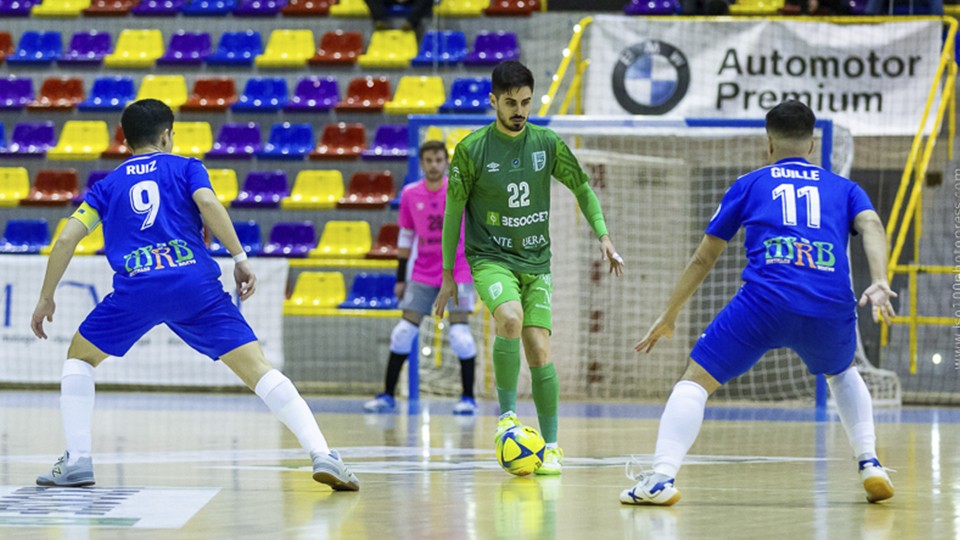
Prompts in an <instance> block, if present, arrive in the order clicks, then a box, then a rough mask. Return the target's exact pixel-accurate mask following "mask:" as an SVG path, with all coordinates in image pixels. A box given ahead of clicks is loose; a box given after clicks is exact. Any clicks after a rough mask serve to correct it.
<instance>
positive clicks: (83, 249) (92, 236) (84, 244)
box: [40, 218, 103, 255]
mask: <svg viewBox="0 0 960 540" xmlns="http://www.w3.org/2000/svg"><path fill="white" fill-rule="evenodd" d="M68 219H70V218H62V219H61V220H60V222H59V223H57V230H55V231H54V232H53V237H51V238H50V244H49V245H46V246H43V247H42V248H40V253H41V254H43V255H49V254H50V251H51V250H53V245H54V244H56V243H57V238H60V233H61V232H62V231H63V228H64V227H65V226H66V225H67V220H68ZM101 249H103V227H101V226H99V225H97V227H96V228H95V229H93V230H92V231H90V233H89V234H87V235H86V236H84V237H83V240H81V241H80V243H79V244H77V249H76V250H75V251H74V252H73V253H74V255H96V254H97V252H98V251H100V250H101Z"/></svg>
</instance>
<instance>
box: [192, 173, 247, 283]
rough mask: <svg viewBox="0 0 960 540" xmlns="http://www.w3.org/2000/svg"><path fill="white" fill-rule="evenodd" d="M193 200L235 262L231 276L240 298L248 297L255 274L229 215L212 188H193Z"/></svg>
mask: <svg viewBox="0 0 960 540" xmlns="http://www.w3.org/2000/svg"><path fill="white" fill-rule="evenodd" d="M193 202H194V203H195V204H196V205H197V209H198V210H200V216H201V217H203V222H204V223H206V225H207V227H209V228H210V231H211V232H213V234H214V236H216V237H217V238H218V239H219V240H220V242H221V243H223V246H224V247H225V248H227V251H228V252H230V256H231V257H233V260H234V262H236V266H235V267H234V271H233V276H234V279H235V280H236V282H237V290H238V291H239V293H240V299H241V300H246V299H247V298H250V296H252V295H253V293H254V291H255V289H256V283H257V276H256V274H254V273H253V269H252V268H251V267H250V263H249V262H248V261H247V253H246V252H245V251H244V250H243V245H242V244H240V238H239V237H237V231H236V230H234V228H233V223H232V222H231V221H230V215H229V214H227V211H226V209H224V207H223V203H221V202H220V201H219V199H217V196H216V194H214V192H213V190H212V189H210V188H206V187H201V188H198V189H196V190H194V192H193Z"/></svg>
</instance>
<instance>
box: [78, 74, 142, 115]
mask: <svg viewBox="0 0 960 540" xmlns="http://www.w3.org/2000/svg"><path fill="white" fill-rule="evenodd" d="M136 95H137V89H136V87H135V86H134V83H133V79H131V78H129V77H101V78H99V79H96V80H94V81H93V88H91V89H90V93H89V94H87V99H85V100H83V101H81V102H80V103H79V104H78V105H77V109H79V110H81V111H122V110H123V108H124V107H126V106H127V103H129V102H131V101H133V99H134V97H136Z"/></svg>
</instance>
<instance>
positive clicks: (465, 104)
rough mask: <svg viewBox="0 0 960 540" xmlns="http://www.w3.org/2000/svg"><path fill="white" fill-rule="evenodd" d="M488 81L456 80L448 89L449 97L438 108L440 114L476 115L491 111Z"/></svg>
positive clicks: (481, 79) (479, 79)
mask: <svg viewBox="0 0 960 540" xmlns="http://www.w3.org/2000/svg"><path fill="white" fill-rule="evenodd" d="M491 88H492V86H491V82H490V79H484V78H480V77H478V78H475V79H457V80H455V81H453V86H452V87H451V88H450V97H448V98H447V101H446V102H445V103H444V104H443V105H441V106H440V113H441V114H457V113H476V114H484V113H486V112H489V111H491V108H490V91H491V90H490V89H491Z"/></svg>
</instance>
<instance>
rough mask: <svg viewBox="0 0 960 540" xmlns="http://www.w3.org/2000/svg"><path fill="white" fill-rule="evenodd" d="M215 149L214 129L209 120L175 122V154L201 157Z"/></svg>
mask: <svg viewBox="0 0 960 540" xmlns="http://www.w3.org/2000/svg"><path fill="white" fill-rule="evenodd" d="M211 149H213V131H211V130H210V124H208V123H207V122H174V123H173V149H172V150H171V151H170V152H171V153H173V154H176V155H178V156H184V157H192V158H197V159H200V158H202V157H203V156H204V155H205V154H206V153H207V152H209V151H210V150H211Z"/></svg>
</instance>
